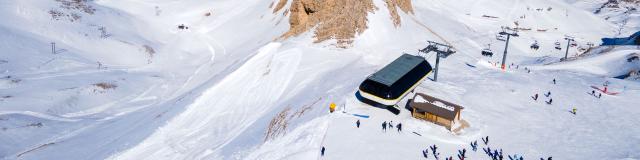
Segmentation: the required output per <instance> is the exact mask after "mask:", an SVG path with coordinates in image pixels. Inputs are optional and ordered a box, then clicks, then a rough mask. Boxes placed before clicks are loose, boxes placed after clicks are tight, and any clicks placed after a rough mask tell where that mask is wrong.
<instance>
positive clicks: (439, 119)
mask: <svg viewBox="0 0 640 160" xmlns="http://www.w3.org/2000/svg"><path fill="white" fill-rule="evenodd" d="M411 114H412V115H413V117H415V118H418V119H423V120H426V121H429V122H433V123H435V124H438V125H442V126H445V127H446V128H447V129H449V130H451V125H452V120H448V119H446V118H443V117H440V116H437V115H434V114H431V113H427V112H417V111H416V109H415V108H414V109H413V112H412V113H411Z"/></svg>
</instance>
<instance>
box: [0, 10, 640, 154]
mask: <svg viewBox="0 0 640 160" xmlns="http://www.w3.org/2000/svg"><path fill="white" fill-rule="evenodd" d="M278 2H279V0H276V1H273V0H244V1H236V0H215V1H211V0H189V1H173V0H153V1H152V0H118V1H108V0H93V1H75V0H54V1H24V0H4V1H0V18H1V19H2V20H3V21H0V50H1V52H0V159H7V160H10V159H11V160H12V159H38V160H40V159H52V160H59V159H114V160H116V159H117V160H119V159H136V160H137V159H152V160H159V159H267V160H270V159H292V160H298V159H332V160H333V159H436V158H435V157H434V154H433V153H432V152H433V149H431V148H430V147H433V146H434V145H435V146H436V147H437V149H436V155H439V156H438V157H439V159H445V158H447V157H450V156H451V157H454V158H453V159H458V157H457V155H458V154H459V152H458V151H459V150H463V149H464V150H466V153H465V156H466V158H467V159H474V160H475V159H491V158H490V157H489V155H488V154H487V153H485V151H483V149H487V148H490V149H491V150H493V151H496V150H497V151H498V152H500V151H502V155H503V157H504V159H508V157H509V156H511V157H514V156H516V155H517V156H518V157H521V156H522V157H524V159H540V158H544V159H547V158H549V157H553V159H561V160H562V159H589V160H590V159H593V160H601V159H610V160H638V159H640V147H639V145H638V144H640V118H638V115H640V108H639V106H640V102H639V101H638V100H640V83H639V81H638V80H637V79H626V80H625V79H618V78H615V77H620V76H624V75H631V74H632V73H634V72H638V70H640V60H637V59H636V60H634V58H633V57H637V56H639V55H640V48H638V47H637V46H615V47H599V46H598V44H600V38H603V37H616V36H628V35H629V34H630V33H634V32H635V31H634V30H637V29H638V28H640V26H639V25H638V23H637V21H638V20H637V19H638V18H637V17H638V11H637V10H632V9H630V8H629V6H633V4H630V3H628V2H624V3H621V4H620V5H619V8H611V7H608V8H603V9H600V12H599V13H594V12H595V11H596V10H598V9H599V8H601V6H603V5H604V4H605V3H607V1H606V0H598V1H586V0H584V1H583V0H564V1H557V0H555V1H551V0H492V1H489V0H459V1H448V0H430V1H417V0H414V1H411V2H412V6H413V10H414V13H412V14H407V13H405V12H398V14H399V17H400V19H401V24H400V25H399V26H396V25H394V22H393V18H392V16H391V14H390V11H389V10H388V7H386V6H385V5H386V2H385V1H383V0H373V1H372V2H373V4H374V5H375V6H376V8H377V9H376V10H375V11H373V12H371V13H368V16H367V19H368V23H367V27H366V28H367V29H366V30H364V31H363V32H362V34H358V35H356V37H355V38H354V39H353V40H354V41H353V43H352V45H351V46H350V47H349V48H338V47H336V45H335V44H336V40H328V41H325V42H321V43H314V41H315V39H314V32H313V31H309V32H305V33H302V34H300V35H299V36H295V37H289V38H287V39H282V38H279V37H281V36H282V35H283V34H285V33H286V32H287V31H288V30H289V14H287V12H288V9H289V8H287V7H286V6H290V5H285V8H284V9H281V10H278V11H277V12H276V13H274V12H273V8H272V7H273V5H272V3H275V4H277V3H278ZM289 3H293V2H287V4H289ZM500 26H510V27H517V28H519V29H520V32H519V35H520V36H519V37H511V39H510V44H509V48H508V51H509V52H508V58H507V63H506V64H507V65H506V66H507V67H506V69H505V70H502V69H500V68H499V66H500V63H499V61H501V60H502V55H503V54H502V53H503V51H504V48H505V46H504V44H505V42H503V41H500V40H497V38H496V34H497V33H498V32H499V31H501V30H500ZM565 35H567V36H571V37H574V38H575V41H576V44H575V46H571V47H569V48H568V57H569V58H568V59H567V60H564V59H563V58H564V56H565V51H566V49H567V48H566V47H567V41H565V40H564V38H565ZM428 40H431V41H437V42H441V43H445V44H450V45H452V46H453V48H454V49H455V50H456V51H457V52H456V53H455V54H453V55H451V56H449V57H448V58H444V59H441V60H440V70H439V73H438V74H439V75H438V81H437V82H435V81H432V80H430V79H433V76H434V75H433V74H434V73H433V72H432V73H431V75H429V79H428V80H426V81H424V82H422V83H421V84H420V85H418V87H417V88H416V89H415V92H419V93H424V94H428V95H430V96H433V97H436V98H439V99H442V100H445V101H449V102H452V103H454V104H459V105H461V106H463V107H464V109H463V110H462V112H461V118H462V119H461V120H460V124H456V125H455V127H454V129H453V131H449V130H448V129H447V128H445V127H443V126H440V125H437V124H434V123H431V122H427V121H424V120H419V119H415V118H413V117H412V116H411V111H410V110H409V109H407V106H406V104H408V101H409V100H408V98H409V97H413V95H414V93H413V92H412V93H410V94H409V95H408V96H406V97H405V98H404V99H402V100H401V101H400V103H398V109H399V110H400V113H399V114H397V115H396V114H393V113H391V112H390V111H389V110H388V109H384V108H378V107H373V106H370V105H367V104H365V103H362V102H360V101H359V100H358V99H357V98H356V92H357V90H358V86H359V85H360V83H361V82H362V81H363V80H364V79H366V77H367V76H369V75H370V74H372V73H374V72H375V71H377V70H379V69H381V68H382V67H384V66H385V65H386V64H388V63H390V62H392V61H393V60H394V59H395V58H397V57H398V56H400V55H402V54H403V52H404V53H409V54H418V52H417V51H418V49H422V48H424V47H426V42H427V41H428ZM536 42H537V43H538V44H539V46H540V48H539V49H537V50H533V49H531V45H532V44H533V43H536ZM52 43H55V48H54V47H53V44H52ZM556 43H560V44H561V45H558V46H557V47H559V48H560V50H558V49H556V48H555V47H556V45H555V44H556ZM588 44H594V45H595V46H593V47H590V46H589V45H588ZM483 49H487V50H491V51H492V52H493V57H487V56H482V55H481V54H480V52H481V51H482V50H483ZM425 57H426V58H427V60H428V61H429V62H430V63H431V64H435V60H436V59H435V58H436V57H435V56H434V54H433V53H429V54H426V55H425ZM605 86H606V87H607V91H606V92H604V91H600V90H604V87H605ZM592 93H595V94H592ZM536 94H537V95H538V96H537V99H536V98H535V95H536ZM416 101H419V102H422V101H426V100H420V99H418V100H416ZM331 103H335V104H337V109H336V111H335V112H334V113H329V108H328V106H329V104H331ZM442 106H445V105H444V104H443V105H442ZM367 116H368V117H367ZM365 117H367V118H365ZM356 122H360V125H359V126H357V125H356ZM384 122H386V123H387V124H388V125H387V129H386V130H383V123H384ZM389 124H391V125H393V127H391V126H389ZM400 124H402V125H401V126H402V130H401V131H399V128H398V127H399V126H400ZM458 126H460V127H461V128H458ZM486 137H489V141H488V142H487V143H486V144H485V142H484V141H483V138H486ZM474 141H477V143H478V146H477V150H476V151H474V150H473V149H472V146H471V145H470V143H471V142H474ZM322 148H324V155H322V152H321V151H322ZM423 151H427V152H426V153H428V156H427V158H425V157H424V155H423Z"/></svg>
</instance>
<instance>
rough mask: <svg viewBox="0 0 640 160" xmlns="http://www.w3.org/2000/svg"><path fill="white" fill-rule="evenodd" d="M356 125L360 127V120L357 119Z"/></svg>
mask: <svg viewBox="0 0 640 160" xmlns="http://www.w3.org/2000/svg"><path fill="white" fill-rule="evenodd" d="M356 127H358V128H360V120H358V121H356Z"/></svg>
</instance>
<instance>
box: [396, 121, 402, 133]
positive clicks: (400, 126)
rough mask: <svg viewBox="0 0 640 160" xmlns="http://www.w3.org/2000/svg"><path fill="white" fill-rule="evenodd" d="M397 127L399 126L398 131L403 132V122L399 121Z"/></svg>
mask: <svg viewBox="0 0 640 160" xmlns="http://www.w3.org/2000/svg"><path fill="white" fill-rule="evenodd" d="M397 127H398V132H402V123H398V125H397Z"/></svg>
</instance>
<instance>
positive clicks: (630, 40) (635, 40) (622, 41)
mask: <svg viewBox="0 0 640 160" xmlns="http://www.w3.org/2000/svg"><path fill="white" fill-rule="evenodd" d="M602 45H603V46H612V45H640V31H638V32H636V33H635V34H633V35H631V36H629V37H625V38H602Z"/></svg>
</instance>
